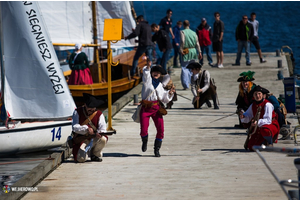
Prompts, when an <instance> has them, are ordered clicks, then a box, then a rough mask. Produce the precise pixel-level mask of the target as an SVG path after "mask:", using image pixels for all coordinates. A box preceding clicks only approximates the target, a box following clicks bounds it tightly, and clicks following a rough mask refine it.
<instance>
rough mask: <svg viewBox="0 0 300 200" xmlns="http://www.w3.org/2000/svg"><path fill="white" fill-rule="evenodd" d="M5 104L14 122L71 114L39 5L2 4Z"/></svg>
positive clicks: (70, 102) (68, 97) (14, 2)
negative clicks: (16, 120) (15, 120)
mask: <svg viewBox="0 0 300 200" xmlns="http://www.w3.org/2000/svg"><path fill="white" fill-rule="evenodd" d="M1 25H2V27H1V31H2V39H1V41H2V42H1V49H2V54H3V56H2V57H3V60H2V63H3V66H2V67H4V70H3V72H4V74H2V78H4V88H3V91H2V92H3V96H4V105H5V108H6V110H7V112H8V114H9V116H10V117H11V118H12V119H54V118H64V117H69V116H71V115H72V113H73V111H74V108H75V103H74V101H73V98H72V96H71V94H70V90H69V88H68V85H67V83H66V81H65V78H64V76H63V74H62V71H61V69H60V65H59V62H58V60H57V56H56V54H55V51H54V48H53V45H52V44H51V41H50V39H49V35H48V32H47V29H46V28H45V25H44V22H43V19H42V18H41V15H40V11H39V7H38V6H37V4H36V2H26V1H25V2H21V1H8V2H4V1H2V2H1Z"/></svg>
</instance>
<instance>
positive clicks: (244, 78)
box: [237, 71, 255, 82]
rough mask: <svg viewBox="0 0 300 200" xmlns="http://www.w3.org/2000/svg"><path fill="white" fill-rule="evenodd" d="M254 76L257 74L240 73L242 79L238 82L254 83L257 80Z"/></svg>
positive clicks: (250, 72)
mask: <svg viewBox="0 0 300 200" xmlns="http://www.w3.org/2000/svg"><path fill="white" fill-rule="evenodd" d="M254 74H255V72H252V71H247V72H242V73H240V76H241V77H240V78H238V80H237V82H242V81H253V80H255V78H254V77H253V75H254Z"/></svg>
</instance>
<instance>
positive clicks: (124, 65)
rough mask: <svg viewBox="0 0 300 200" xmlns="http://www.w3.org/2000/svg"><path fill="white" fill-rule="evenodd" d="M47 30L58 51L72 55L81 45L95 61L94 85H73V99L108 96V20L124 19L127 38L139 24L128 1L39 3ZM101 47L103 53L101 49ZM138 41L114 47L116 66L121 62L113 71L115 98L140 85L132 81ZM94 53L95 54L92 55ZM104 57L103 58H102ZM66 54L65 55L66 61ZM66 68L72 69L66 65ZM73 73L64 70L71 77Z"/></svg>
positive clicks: (92, 70)
mask: <svg viewBox="0 0 300 200" xmlns="http://www.w3.org/2000/svg"><path fill="white" fill-rule="evenodd" d="M39 5H40V7H41V10H42V13H43V17H44V18H45V21H46V24H47V28H48V29H49V33H50V35H51V39H52V42H53V44H54V46H55V49H56V50H57V51H64V50H65V51H69V52H70V51H71V50H73V49H74V44H75V43H77V42H79V43H82V44H83V46H88V47H90V48H84V51H85V53H86V54H87V55H88V57H89V58H90V59H91V58H93V61H92V63H91V65H90V70H91V73H92V77H93V82H94V84H91V85H69V88H70V91H71V93H72V96H73V97H75V99H76V97H77V98H78V97H82V94H83V93H90V94H92V95H95V96H106V95H107V93H108V89H107V87H108V84H107V79H108V77H107V60H101V61H100V59H99V58H102V57H105V53H106V48H107V43H106V41H103V40H102V39H103V29H104V19H112V18H122V19H123V34H124V35H129V33H131V32H132V28H135V26H136V22H135V19H134V17H133V14H132V9H133V7H132V5H130V2H128V1H97V2H87V1H83V2H82V1H76V2H74V1H73V2H61V1H60V2H57V1H54V2H48V1H42V2H39ZM99 46H100V49H99V48H98V47H99ZM135 46H136V43H135V41H134V40H126V41H125V40H124V39H123V40H121V41H119V42H117V43H115V44H112V49H114V52H115V53H113V57H114V58H113V59H114V62H117V61H118V60H119V61H120V62H119V64H118V65H117V66H114V67H112V94H117V93H122V92H125V91H128V90H130V89H132V88H133V87H135V86H136V85H137V84H139V83H140V81H141V78H140V76H138V74H137V75H136V76H133V77H130V74H129V71H130V69H131V65H132V60H133V57H134V54H135V50H133V49H134V47H135ZM91 50H93V51H91ZM102 53H103V54H102ZM99 55H100V56H99ZM66 57H67V55H66V53H65V54H62V59H61V60H65V59H66ZM145 64H146V61H145V60H143V59H142V57H141V58H140V59H139V64H138V66H139V67H140V68H142V67H143V66H144V65H145ZM63 68H68V67H67V66H66V65H65V66H64V67H63ZM70 73H71V71H70V70H64V74H65V75H66V76H67V75H69V74H70Z"/></svg>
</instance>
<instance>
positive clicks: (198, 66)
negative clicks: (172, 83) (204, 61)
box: [186, 62, 202, 69]
mask: <svg viewBox="0 0 300 200" xmlns="http://www.w3.org/2000/svg"><path fill="white" fill-rule="evenodd" d="M186 68H188V69H195V68H198V69H201V68H202V65H201V64H200V63H198V62H192V63H190V64H188V66H187V67H186Z"/></svg>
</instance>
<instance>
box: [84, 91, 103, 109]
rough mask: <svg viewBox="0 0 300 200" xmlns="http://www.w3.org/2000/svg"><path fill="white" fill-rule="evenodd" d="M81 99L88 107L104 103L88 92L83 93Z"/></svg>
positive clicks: (95, 106)
mask: <svg viewBox="0 0 300 200" xmlns="http://www.w3.org/2000/svg"><path fill="white" fill-rule="evenodd" d="M83 100H84V102H85V104H86V106H87V107H89V108H97V107H99V106H100V105H102V104H103V103H104V101H103V100H101V99H99V98H97V97H95V96H93V95H91V94H88V93H83Z"/></svg>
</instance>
